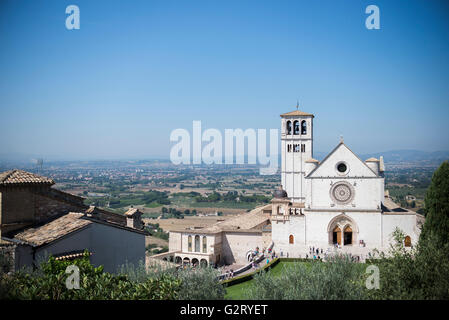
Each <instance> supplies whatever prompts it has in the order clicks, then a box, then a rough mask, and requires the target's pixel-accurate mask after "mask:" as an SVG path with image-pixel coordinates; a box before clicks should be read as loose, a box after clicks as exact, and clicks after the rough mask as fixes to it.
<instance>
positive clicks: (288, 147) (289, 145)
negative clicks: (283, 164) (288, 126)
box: [287, 144, 292, 152]
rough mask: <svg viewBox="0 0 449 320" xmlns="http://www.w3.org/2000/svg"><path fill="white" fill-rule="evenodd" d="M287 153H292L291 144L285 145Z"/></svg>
mask: <svg viewBox="0 0 449 320" xmlns="http://www.w3.org/2000/svg"><path fill="white" fill-rule="evenodd" d="M287 152H292V145H291V144H288V145H287Z"/></svg>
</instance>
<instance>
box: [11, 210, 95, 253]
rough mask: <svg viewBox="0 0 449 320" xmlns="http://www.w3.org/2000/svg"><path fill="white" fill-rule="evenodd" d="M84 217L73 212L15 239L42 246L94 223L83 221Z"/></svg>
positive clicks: (18, 235) (25, 232) (31, 229)
mask: <svg viewBox="0 0 449 320" xmlns="http://www.w3.org/2000/svg"><path fill="white" fill-rule="evenodd" d="M83 216H84V214H83V213H74V212H71V213H68V214H66V215H64V216H62V217H60V218H57V219H55V220H53V221H51V222H49V223H46V224H44V225H42V226H40V227H36V228H29V229H26V230H25V231H23V232H20V233H18V234H16V235H15V237H14V238H15V239H18V240H22V241H25V242H28V243H31V244H32V245H34V246H41V245H44V244H47V243H50V242H53V241H55V240H57V239H59V238H61V237H63V236H65V235H67V234H69V233H72V232H74V231H76V230H80V229H82V228H84V227H86V226H87V225H89V224H91V223H93V222H92V221H90V220H86V219H81V218H82V217H83Z"/></svg>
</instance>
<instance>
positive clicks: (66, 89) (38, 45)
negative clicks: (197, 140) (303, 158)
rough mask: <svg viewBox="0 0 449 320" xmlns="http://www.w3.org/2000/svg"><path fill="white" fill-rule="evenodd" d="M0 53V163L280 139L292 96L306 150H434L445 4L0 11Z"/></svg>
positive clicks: (189, 4) (442, 122) (444, 99)
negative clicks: (228, 132) (307, 130)
mask: <svg viewBox="0 0 449 320" xmlns="http://www.w3.org/2000/svg"><path fill="white" fill-rule="evenodd" d="M70 4H75V5H78V7H79V8H80V17H81V28H80V30H70V31H69V30H67V29H66V27H65V19H66V17H67V14H66V13H65V8H66V7H67V6H68V5H70ZM370 4H375V5H377V6H378V7H379V8H380V27H381V29H380V30H368V29H366V28H365V19H366V17H367V16H368V15H367V14H366V13H365V8H366V7H367V6H368V5H370ZM0 46H1V47H0V48H1V50H0V137H1V138H0V154H3V155H5V154H23V155H38V156H42V157H44V158H52V157H56V158H60V159H73V158H83V159H86V158H92V159H112V158H148V157H168V156H169V151H170V148H171V146H172V145H173V143H170V141H169V137H170V132H171V131H172V130H173V129H176V128H185V129H188V130H189V131H191V130H192V129H191V128H192V121H193V120H201V121H202V125H203V129H206V128H217V129H220V130H224V129H225V128H243V129H246V128H255V129H257V128H266V129H270V128H279V125H280V118H279V114H281V113H284V112H288V111H292V110H293V109H294V108H295V105H296V99H299V100H300V108H301V109H302V110H304V111H306V112H310V113H313V114H315V120H314V125H315V126H314V136H315V145H314V150H316V151H320V152H328V151H330V150H331V149H332V148H333V147H334V146H335V145H336V144H337V143H338V141H339V136H340V135H343V136H344V139H345V142H346V143H347V144H348V145H349V146H350V147H351V148H352V149H353V150H354V151H355V152H358V153H370V152H379V151H386V150H392V149H419V150H425V151H435V150H449V142H448V141H449V140H448V137H449V125H447V122H448V119H449V5H448V2H447V1H437V0H432V1H424V0H423V1H408V0H404V1H397V0H389V1H377V0H374V1H356V0H353V1H343V0H340V1H274V0H273V1H260V0H257V1H247V0H239V1H229V0H226V1H196V0H189V1H168V0H164V1H162V0H161V1H110V0H108V1H98V0H96V1H92V0H90V1H80V0H70V1H62V0H61V1H23V0H12V1H5V0H2V1H1V2H0Z"/></svg>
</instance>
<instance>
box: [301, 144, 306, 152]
mask: <svg viewBox="0 0 449 320" xmlns="http://www.w3.org/2000/svg"><path fill="white" fill-rule="evenodd" d="M301 152H306V145H305V144H301Z"/></svg>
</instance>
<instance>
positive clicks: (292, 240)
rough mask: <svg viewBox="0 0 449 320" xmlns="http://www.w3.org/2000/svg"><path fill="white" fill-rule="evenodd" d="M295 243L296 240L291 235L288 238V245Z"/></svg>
mask: <svg viewBox="0 0 449 320" xmlns="http://www.w3.org/2000/svg"><path fill="white" fill-rule="evenodd" d="M294 242H295V239H294V237H293V235H292V234H291V235H290V236H289V237H288V243H290V244H293V243H294Z"/></svg>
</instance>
